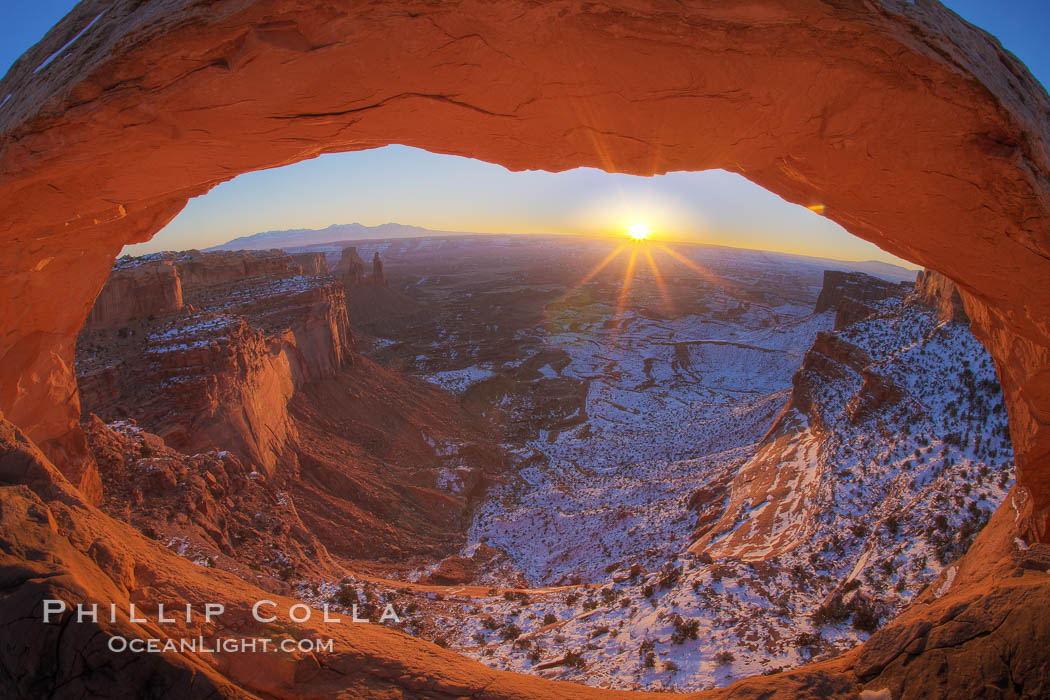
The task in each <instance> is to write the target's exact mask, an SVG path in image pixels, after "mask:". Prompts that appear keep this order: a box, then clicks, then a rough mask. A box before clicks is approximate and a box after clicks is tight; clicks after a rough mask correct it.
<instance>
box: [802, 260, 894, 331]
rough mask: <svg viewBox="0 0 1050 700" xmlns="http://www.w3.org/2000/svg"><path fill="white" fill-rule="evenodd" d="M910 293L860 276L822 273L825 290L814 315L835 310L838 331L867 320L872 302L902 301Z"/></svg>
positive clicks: (872, 277) (843, 273) (857, 274)
mask: <svg viewBox="0 0 1050 700" xmlns="http://www.w3.org/2000/svg"><path fill="white" fill-rule="evenodd" d="M910 291H911V285H905V284H894V283H892V282H887V281H886V280H883V279H880V278H878V277H874V276H872V275H866V274H864V273H863V272H840V271H839V270H825V271H824V286H823V287H821V289H820V296H819V297H817V303H816V306H815V307H814V308H813V311H814V312H816V313H818V314H819V313H822V312H824V311H830V310H834V311H835V329H836V330H838V329H841V328H845V327H846V326H848V325H850V324H851V323H854V322H855V321H859V320H860V319H862V318H864V317H865V316H870V315H871V313H872V311H873V310H874V309H875V306H874V303H875V302H878V301H882V300H884V299H890V298H895V297H896V298H901V297H904V296H905V295H906V294H907V293H908V292H910Z"/></svg>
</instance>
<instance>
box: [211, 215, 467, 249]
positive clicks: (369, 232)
mask: <svg viewBox="0 0 1050 700" xmlns="http://www.w3.org/2000/svg"><path fill="white" fill-rule="evenodd" d="M463 235H469V234H465V233H462V232H459V231H435V230H432V229H427V228H423V227H421V226H409V225H407V224H398V223H394V222H390V223H386V224H380V225H378V226H365V225H364V224H358V223H353V224H332V225H331V226H329V227H328V228H322V229H311V228H293V229H285V230H283V231H263V232H262V233H255V234H252V235H250V236H240V237H239V238H234V239H233V240H230V241H227V242H225V243H223V244H221V245H217V246H212V247H211V248H207V249H206V250H268V249H270V248H302V247H305V246H312V245H320V244H324V243H335V242H337V241H357V240H374V239H387V238H419V237H423V236H463Z"/></svg>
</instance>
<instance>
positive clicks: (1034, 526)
mask: <svg viewBox="0 0 1050 700" xmlns="http://www.w3.org/2000/svg"><path fill="white" fill-rule="evenodd" d="M85 28H86V31H84V30H85ZM81 31H83V34H82V35H79V34H80V32H81ZM78 35H79V36H78ZM74 38H75V39H74ZM71 39H74V40H73V41H72V43H71V44H70V45H69V46H68V47H65V45H66V43H67V42H69V41H70V40H71ZM63 47H65V48H63ZM60 49H61V50H60ZM59 50H60V51H59ZM55 51H59V54H58V55H57V56H56V57H54V58H53V59H51V60H49V59H50V58H51V57H52V54H53V53H54V52H55ZM8 95H9V97H5V96H8ZM0 101H2V102H3V104H2V106H0V173H2V180H0V240H2V241H3V242H4V245H3V247H2V249H0V372H2V378H3V381H2V384H0V411H2V412H3V414H4V416H5V417H6V418H7V419H8V420H10V421H11V422H12V423H14V424H15V425H17V426H19V427H21V428H22V429H24V430H25V431H26V433H27V434H28V435H29V437H31V438H32V439H33V440H34V441H35V442H37V443H38V444H40V445H41V446H42V447H43V448H44V449H45V451H46V452H47V453H48V455H49V456H51V457H52V459H54V460H55V462H56V464H58V465H60V467H61V468H62V469H63V470H64V471H65V472H66V474H67V475H68V476H70V477H72V479H73V480H74V482H75V483H77V484H78V485H80V486H81V487H82V489H83V490H84V491H85V492H87V493H90V491H91V488H92V481H91V470H90V468H89V465H88V464H87V461H86V457H85V451H84V447H83V441H82V439H81V438H80V437H79V432H78V428H77V426H76V422H77V419H78V413H79V411H78V403H77V397H76V386H75V379H74V375H73V372H72V367H71V365H72V357H73V343H74V340H75V337H76V333H77V331H78V329H79V328H80V326H81V325H82V323H83V321H84V319H85V317H86V316H87V313H88V311H89V309H90V306H91V303H92V300H93V298H94V297H95V295H96V294H97V293H98V291H99V290H100V288H101V286H102V283H103V281H104V279H105V276H106V273H107V271H108V269H109V267H110V265H111V263H112V260H113V258H114V256H115V255H116V254H117V252H118V251H119V250H120V248H121V246H122V245H124V244H125V243H129V242H137V241H142V240H146V239H148V238H149V237H150V236H151V235H152V234H153V233H155V232H156V231H157V230H159V229H160V228H161V227H162V226H163V225H164V224H165V223H166V222H167V221H168V220H170V219H171V218H172V217H173V216H174V215H175V214H176V213H177V212H178V211H179V210H180V209H181V207H182V206H183V205H184V204H185V201H186V200H187V198H189V197H192V196H196V195H199V194H202V193H204V192H206V191H208V189H210V188H211V187H213V186H214V185H216V184H218V183H219V182H222V181H224V180H227V179H229V178H232V177H234V176H235V175H237V174H239V173H242V172H245V171H249V170H255V169H261V168H268V167H274V166H279V165H284V164H287V163H291V162H294V161H297V160H301V159H304V158H310V157H313V156H316V155H318V154H321V153H325V152H335V151H346V150H355V149H365V148H372V147H377V146H381V145H385V144H389V143H402V144H407V145H411V146H418V147H421V148H425V149H428V150H432V151H436V152H443V153H453V154H461V155H468V156H472V157H476V158H480V159H483V160H487V161H491V162H495V163H500V164H502V165H505V166H507V167H509V168H512V169H525V168H541V169H548V170H561V169H566V168H571V167H576V166H594V167H600V168H604V169H606V170H610V171H619V172H628V173H635V174H642V175H645V174H652V173H655V172H664V171H668V170H700V169H707V168H714V167H722V168H725V169H727V170H731V171H734V172H738V173H741V174H743V175H744V176H746V177H748V178H749V179H751V180H753V181H754V182H756V183H758V184H760V185H762V186H764V187H766V188H767V189H770V190H771V191H773V192H776V193H777V194H779V195H781V196H783V197H784V198H785V199H787V200H789V201H792V202H796V203H799V204H805V205H809V204H815V203H821V204H824V205H825V207H826V209H825V212H826V215H827V216H829V217H831V218H832V219H834V220H836V221H838V222H839V223H840V224H842V225H843V226H844V227H845V228H846V229H847V230H849V231H851V232H852V233H854V234H856V235H858V236H860V237H862V238H865V239H868V240H870V241H873V242H875V243H877V244H879V245H880V246H882V247H883V248H885V249H886V250H889V251H891V252H893V253H895V254H897V255H900V256H902V257H905V258H908V259H910V260H912V261H914V262H917V263H920V264H923V265H925V266H927V267H930V268H933V269H936V270H939V271H941V272H943V273H945V274H946V275H947V276H949V277H950V278H951V279H953V280H954V281H956V282H957V283H958V284H959V286H960V288H961V289H962V291H963V295H964V300H965V303H966V306H967V310H968V312H969V315H970V317H971V318H972V319H973V327H974V330H975V332H976V333H977V334H978V336H979V337H980V338H981V340H982V341H983V342H984V343H985V344H986V345H987V346H988V347H989V349H990V350H991V352H992V355H993V356H994V358H995V360H996V363H997V367H998V371H999V374H1000V378H1001V381H1002V384H1003V388H1004V391H1005V393H1006V396H1007V403H1008V408H1009V413H1010V419H1011V429H1012V435H1013V441H1014V445H1015V454H1016V456H1017V461H1018V484H1019V488H1018V490H1017V492H1016V494H1015V498H1014V501H1013V502H1012V503H1011V504H1010V507H1011V508H1017V509H1018V511H1019V514H1020V519H1019V520H1018V522H1019V523H1020V527H1021V528H1022V531H1023V532H1024V533H1025V534H1026V535H1027V536H1028V537H1029V539H1030V540H1032V541H1036V540H1038V541H1046V540H1048V539H1050V528H1048V521H1050V295H1048V294H1047V290H1048V280H1050V180H1048V178H1050V145H1048V140H1050V124H1048V114H1050V98H1048V97H1047V94H1046V92H1045V90H1044V89H1043V88H1042V87H1041V86H1040V85H1039V84H1038V83H1037V82H1036V81H1035V80H1034V79H1033V78H1032V77H1031V76H1030V75H1029V74H1028V72H1027V70H1026V69H1025V68H1024V66H1023V65H1022V64H1021V63H1020V62H1018V61H1017V60H1016V59H1015V58H1014V57H1012V56H1011V55H1010V54H1008V53H1007V52H1005V51H1004V50H1002V48H1001V47H1000V46H999V45H998V43H997V42H996V41H995V40H994V39H993V38H992V37H990V36H989V35H987V34H985V33H984V32H982V31H980V30H979V29H976V28H974V27H972V26H970V25H968V24H966V23H965V22H963V21H962V20H960V19H959V18H958V17H957V16H955V15H954V14H952V13H951V12H949V11H947V10H945V9H944V8H943V7H941V6H940V5H939V4H938V3H937V2H934V1H933V0H927V1H920V2H918V3H917V4H912V3H910V2H908V1H907V0H751V1H749V2H746V3H732V4H728V3H724V2H717V1H714V0H710V1H707V0H698V1H696V2H688V3H684V4H679V3H674V2H670V1H667V2H664V1H663V0H648V1H645V2H635V1H633V0H615V1H614V2H608V3H602V4H587V3H580V2H573V1H570V0H556V1H555V2H549V3H531V2H525V1H524V0H499V1H497V2H486V1H484V0H465V1H463V2H442V3H430V2H423V1H422V0H418V1H417V0H391V1H389V2H377V3H372V4H360V3H353V4H351V3H346V4H345V6H342V5H339V4H337V3H330V2H322V1H321V0H294V1H293V0H217V1H216V0H153V1H152V2H142V0H118V1H117V2H106V1H105V0H85V1H84V2H81V3H80V4H79V5H78V6H77V7H76V8H75V9H74V10H73V11H72V12H71V13H70V15H68V16H67V17H66V18H65V19H63V20H62V21H61V22H60V23H59V24H58V25H57V26H56V27H55V28H53V29H52V30H51V31H50V32H49V33H48V35H47V36H46V37H45V38H44V39H43V40H42V41H41V42H40V43H39V44H38V45H37V46H35V47H33V48H32V49H30V51H29V52H27V53H26V54H25V55H24V56H23V57H22V58H21V59H19V61H18V62H17V63H16V64H15V65H14V67H13V68H12V69H11V71H10V72H9V73H8V74H7V76H5V77H4V78H3V80H2V81H0ZM1006 507H1007V506H1004V508H1006ZM1011 512H1012V511H1011Z"/></svg>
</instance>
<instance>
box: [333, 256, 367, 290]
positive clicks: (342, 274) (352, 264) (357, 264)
mask: <svg viewBox="0 0 1050 700" xmlns="http://www.w3.org/2000/svg"><path fill="white" fill-rule="evenodd" d="M332 274H334V275H335V277H336V279H338V280H339V281H341V282H342V283H343V284H344V285H345V286H347V287H353V286H357V285H359V284H361V283H362V282H364V280H365V261H364V260H363V259H362V258H361V256H360V255H359V254H358V252H357V248H356V247H350V248H343V254H342V255H341V256H339V262H338V263H337V264H336V266H335V270H334V271H333V273H332Z"/></svg>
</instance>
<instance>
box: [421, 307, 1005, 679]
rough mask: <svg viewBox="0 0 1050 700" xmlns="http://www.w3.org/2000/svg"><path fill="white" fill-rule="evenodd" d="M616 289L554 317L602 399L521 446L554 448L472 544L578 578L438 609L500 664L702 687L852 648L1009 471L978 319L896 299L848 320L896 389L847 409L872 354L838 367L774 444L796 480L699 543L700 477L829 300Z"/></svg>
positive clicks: (753, 418)
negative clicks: (855, 415) (550, 590)
mask: <svg viewBox="0 0 1050 700" xmlns="http://www.w3.org/2000/svg"><path fill="white" fill-rule="evenodd" d="M602 311H603V312H604V313H599V314H593V313H591V314H581V315H580V318H577V319H573V322H572V323H571V324H562V325H560V326H559V325H558V324H552V329H551V331H550V336H549V338H547V339H546V342H547V343H548V344H550V345H553V346H556V347H559V348H562V349H564V350H565V351H567V352H568V353H569V356H570V358H571V361H570V362H569V363H568V364H567V365H566V366H564V367H562V368H561V369H560V371H559V373H560V375H561V376H565V377H573V378H578V379H586V380H589V382H590V383H589V386H588V393H587V400H586V413H587V418H588V420H587V421H586V422H585V423H583V424H581V425H578V426H576V427H574V428H572V429H569V430H566V431H562V432H547V431H541V432H540V435H539V437H538V438H537V439H534V440H529V441H527V442H526V443H525V444H522V445H512V446H510V447H511V448H512V449H514V450H516V451H517V452H518V453H519V454H539V455H542V456H543V459H533V460H530V461H529V462H528V466H526V467H525V468H523V469H522V470H521V471H520V472H519V473H518V474H517V477H516V478H514V479H511V480H510V481H509V482H508V483H507V484H505V485H504V486H502V487H499V488H497V489H495V490H494V491H492V492H490V494H489V496H488V497H487V498H486V500H485V501H484V502H482V503H481V504H480V505H479V507H478V509H477V511H476V515H475V519H474V522H473V525H472V527H471V529H470V535H469V543H468V545H467V547H466V548H465V549H464V551H463V552H462V554H463V555H464V556H470V555H471V554H472V553H473V552H474V551H476V548H477V547H478V546H479V544H481V543H484V544H485V545H487V546H488V547H493V548H496V549H497V550H501V551H502V552H504V553H505V555H506V559H505V561H502V562H501V563H500V565H499V566H492V567H490V571H491V573H489V574H488V575H487V577H483V579H482V581H481V583H482V584H485V585H493V586H499V585H507V584H509V583H510V582H511V578H510V577H509V576H508V572H520V574H522V575H524V577H525V579H526V580H527V581H528V582H529V583H530V584H531V585H533V586H547V585H553V584H562V585H565V584H570V585H572V584H581V585H579V586H577V587H576V588H573V589H572V590H571V591H570V592H567V593H564V594H558V595H542V596H535V597H532V598H528V597H521V596H511V595H508V596H506V597H500V596H493V597H491V598H489V599H487V600H486V601H485V602H484V604H483V605H481V606H480V607H479V609H478V611H477V612H476V614H470V615H462V614H460V615H451V616H449V617H448V618H447V619H443V620H440V621H439V622H440V626H441V628H442V629H446V630H447V631H448V643H449V644H450V645H451V646H452V647H454V648H457V649H459V650H460V651H461V652H462V653H464V654H467V655H468V656H472V657H474V658H477V659H479V660H481V661H482V662H484V663H486V664H488V665H491V666H494V667H496V668H504V669H510V670H515V671H520V672H526V673H540V674H542V675H546V676H552V677H557V678H563V679H567V680H575V681H578V682H583V683H587V684H589V685H597V686H604V687H616V688H648V689H660V688H664V689H675V690H691V689H699V688H706V687H714V686H721V685H726V684H728V683H730V682H732V680H733V679H735V678H738V677H742V676H745V675H750V674H753V673H762V672H771V671H775V670H777V669H781V668H789V667H793V666H796V665H799V664H801V663H804V662H806V661H808V660H809V659H811V658H819V657H822V656H829V655H834V654H837V653H841V651H843V650H845V649H848V648H850V647H851V646H853V645H855V644H856V643H858V642H859V641H862V640H864V639H866V638H867V636H868V634H869V633H870V631H871V630H872V629H874V626H876V625H877V624H878V622H879V621H880V620H885V619H887V618H888V617H890V616H892V614H894V613H895V612H896V611H897V610H899V609H900V608H901V607H902V606H903V605H906V604H907V603H908V602H909V601H910V600H911V599H912V598H913V597H914V595H915V594H916V593H917V592H918V591H919V590H921V589H922V587H923V586H925V585H926V584H927V583H928V582H929V581H931V580H933V579H934V578H935V577H936V576H937V574H938V573H939V572H940V571H941V569H942V568H943V567H944V566H946V565H947V564H948V563H950V561H952V560H953V559H954V558H955V557H957V556H959V555H960V554H962V552H963V551H965V549H966V547H967V546H968V543H969V541H970V540H972V536H973V534H975V533H976V531H977V530H978V529H979V527H980V526H981V525H982V524H983V523H984V522H985V521H986V519H987V518H988V516H989V515H990V513H991V511H992V510H993V509H994V508H995V506H996V505H997V504H998V503H999V502H1000V501H1001V500H1002V499H1003V498H1004V497H1005V493H1006V490H1007V489H1008V488H1009V485H1010V483H1011V482H1012V478H1013V475H1012V474H1013V473H1012V469H1013V464H1012V454H1011V451H1010V444H1009V440H1008V436H1007V432H1006V416H1005V411H1004V409H1003V405H1002V396H1001V392H1000V390H999V387H998V384H997V383H996V381H995V374H994V370H993V368H992V365H991V361H990V359H989V358H988V356H987V353H986V352H985V351H984V349H983V348H982V347H981V346H980V345H979V343H978V342H977V341H976V340H975V339H974V338H973V336H972V334H970V332H969V329H968V328H966V326H965V325H964V324H952V323H947V324H946V323H938V322H937V320H936V319H935V318H934V316H933V314H932V313H930V312H928V311H925V310H922V309H920V308H918V307H915V306H908V305H903V304H900V303H897V302H893V303H887V304H885V305H884V309H883V311H882V312H881V313H880V314H878V315H877V316H876V317H875V318H873V319H871V320H869V321H865V322H862V323H859V324H856V325H854V326H851V327H849V328H848V329H846V330H844V331H840V332H839V333H838V335H839V337H840V338H842V339H843V340H846V341H847V342H849V343H852V344H854V345H856V346H858V347H860V348H862V349H864V350H865V351H866V352H867V353H868V354H869V355H870V357H871V359H872V366H871V368H870V369H872V370H873V371H876V372H877V373H879V374H881V375H883V376H885V377H887V378H888V379H890V380H892V381H893V382H895V383H897V384H899V385H900V386H901V387H903V388H904V389H905V391H904V398H903V399H902V400H901V401H899V402H897V403H895V404H891V405H888V406H884V407H881V408H879V410H878V411H876V412H875V413H874V414H873V415H871V416H868V417H867V418H866V419H861V420H859V422H857V423H856V424H854V423H853V422H852V421H851V419H850V418H849V412H848V410H847V404H848V402H849V401H850V399H851V398H852V397H853V396H854V395H855V394H856V393H857V390H858V388H859V386H860V376H859V375H856V373H853V374H854V375H856V376H852V375H850V373H846V372H844V373H843V377H842V378H841V379H839V380H832V379H826V380H824V381H823V383H821V384H820V385H819V389H820V390H819V391H818V396H817V397H816V399H817V402H818V404H819V406H818V410H819V411H821V416H822V418H823V420H824V422H825V423H826V424H827V425H828V426H829V427H830V430H829V431H827V432H826V433H820V434H819V435H818V434H816V433H814V432H813V429H812V428H811V427H808V426H807V425H805V420H804V418H802V419H800V420H801V424H800V426H799V430H800V431H801V432H800V433H799V435H798V436H797V437H796V438H795V440H794V442H792V443H791V445H792V446H791V447H790V453H786V454H785V456H784V460H786V461H783V462H782V464H783V469H784V470H785V472H784V473H785V474H790V475H791V476H790V477H785V478H788V479H789V480H788V481H786V482H784V483H779V482H777V481H776V480H774V483H775V484H778V485H781V486H785V487H786V488H787V493H788V496H787V497H785V498H783V499H781V500H780V501H779V502H776V503H774V502H772V500H773V499H771V498H770V497H768V496H766V497H761V496H760V495H757V494H756V495H755V496H754V497H753V498H751V499H750V500H747V501H745V502H744V506H745V507H743V508H742V509H741V512H740V516H739V520H738V521H737V523H736V525H734V526H733V528H732V529H731V530H730V531H728V532H727V533H725V534H723V535H721V536H722V537H725V538H727V539H728V538H732V537H733V535H734V534H738V533H739V534H740V536H741V537H745V539H746V544H747V546H746V547H741V548H740V550H739V554H738V555H737V556H728V557H724V558H719V559H717V560H714V561H712V560H710V558H709V557H707V556H706V555H705V554H704V553H701V554H699V555H694V554H690V553H688V552H687V551H686V550H687V548H688V546H689V545H690V544H691V543H692V538H691V537H690V533H691V531H692V528H693V526H694V524H695V521H696V517H697V514H696V513H694V512H692V511H690V510H689V509H688V506H687V503H686V499H687V497H688V496H689V494H690V493H691V492H692V491H693V490H694V489H696V488H697V487H701V486H704V485H707V484H710V483H713V482H715V481H717V480H719V479H729V478H731V477H732V476H733V475H735V474H737V472H738V471H739V470H741V469H746V468H747V464H748V462H749V460H751V459H753V458H755V453H756V450H757V447H758V444H757V443H758V441H759V440H760V439H761V438H762V436H763V435H764V433H765V432H766V430H767V429H768V428H769V427H770V426H771V424H772V422H773V420H774V418H775V417H776V415H777V414H778V412H779V411H780V410H781V408H783V406H784V405H785V403H786V401H787V398H788V396H789V393H790V386H791V378H792V375H793V373H794V372H795V371H796V369H797V368H798V367H799V365H800V363H801V359H802V356H803V354H804V353H805V351H806V350H807V349H808V348H809V347H810V345H811V344H812V342H813V339H814V337H815V335H816V333H817V332H818V331H821V330H829V329H830V327H831V325H832V318H831V315H830V314H824V315H801V313H800V312H801V311H802V310H800V309H795V310H794V311H796V313H797V314H798V315H796V316H790V315H787V314H785V315H786V318H785V319H784V321H783V322H782V323H780V325H778V326H775V327H764V326H761V325H758V324H755V325H752V326H749V325H748V323H747V321H746V319H745V320H744V321H742V322H738V323H727V322H724V321H717V322H716V321H712V320H710V319H705V318H701V317H697V316H686V317H681V318H678V319H673V320H653V319H649V318H646V317H644V316H641V315H638V314H635V313H632V312H627V313H626V314H625V315H624V318H623V319H622V320H621V322H620V323H618V324H608V323H606V321H607V319H608V317H609V316H610V315H611V314H612V312H613V310H612V309H610V308H608V307H604V308H603V309H602ZM780 311H781V313H784V312H785V311H787V310H783V309H782V310H780ZM587 319H589V320H587ZM472 369H474V370H475V371H477V375H476V376H480V377H482V378H485V377H486V376H488V375H487V373H488V372H490V371H491V370H489V369H485V368H472ZM550 371H555V370H550ZM452 374H456V376H457V377H470V376H475V375H471V374H470V373H469V371H467V370H464V371H462V372H459V373H452ZM460 385H462V384H460ZM792 464H794V465H795V466H793V467H792V466H791V465H792ZM771 508H772V509H775V510H772V511H770V510H768V509H771ZM763 514H767V515H768V514H771V515H772V516H773V517H772V518H767V519H763V517H762V516H763ZM764 522H769V523H770V524H769V525H762V526H760V523H764ZM785 543H787V544H785ZM715 549H717V547H716V548H715Z"/></svg>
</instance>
